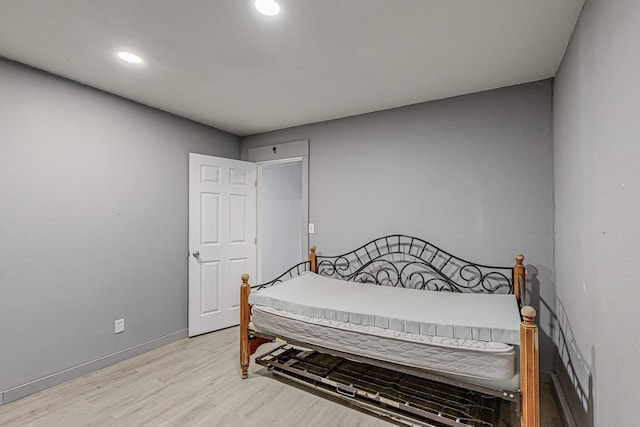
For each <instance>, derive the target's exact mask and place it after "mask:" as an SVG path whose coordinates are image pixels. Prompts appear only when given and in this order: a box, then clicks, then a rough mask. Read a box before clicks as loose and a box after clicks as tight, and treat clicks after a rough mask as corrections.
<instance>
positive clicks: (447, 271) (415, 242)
mask: <svg viewBox="0 0 640 427" xmlns="http://www.w3.org/2000/svg"><path fill="white" fill-rule="evenodd" d="M515 259H516V264H515V266H514V267H495V266H487V265H482V264H476V263H472V262H469V261H466V260H463V259H461V258H458V257H455V256H453V255H452V254H450V253H448V252H446V251H444V250H442V249H440V248H438V247H437V246H435V245H433V244H431V243H429V242H427V241H425V240H422V239H418V238H416V237H411V236H406V235H400V234H395V235H390V236H385V237H381V238H378V239H375V240H372V241H371V242H369V243H367V244H365V245H363V246H361V247H359V248H357V249H355V250H353V251H351V252H348V253H346V254H342V255H338V256H321V255H317V254H316V251H315V247H314V246H312V247H311V252H310V254H309V261H305V262H302V263H299V264H297V265H295V266H293V267H292V268H290V269H289V270H287V271H286V272H285V273H283V274H282V275H280V276H279V277H277V278H276V279H274V280H272V281H270V282H267V283H263V284H260V285H254V286H251V285H249V283H248V280H249V276H248V275H246V274H245V275H243V276H242V285H241V291H240V366H241V371H242V378H246V377H247V375H248V367H249V359H250V356H251V355H252V354H254V353H255V352H256V349H257V348H258V347H259V346H260V345H261V344H263V343H265V342H271V341H276V340H278V341H283V340H284V341H285V342H287V343H289V344H294V345H299V346H300V347H303V348H307V349H311V350H314V351H316V352H318V353H321V354H327V355H330V356H332V357H340V358H346V359H349V360H352V361H356V362H359V363H366V364H368V365H371V366H375V367H377V368H380V369H390V370H392V371H393V372H398V373H402V374H406V375H411V376H412V377H416V378H421V379H423V380H428V381H436V382H438V383H442V384H446V385H448V386H450V387H454V388H457V389H465V390H469V391H471V392H478V393H481V395H483V396H492V397H499V398H502V399H505V400H510V401H513V402H516V407H517V410H518V411H519V412H520V424H521V427H538V426H539V424H540V421H539V420H540V416H539V367H538V359H539V355H538V330H537V326H536V325H535V323H534V319H535V315H536V313H535V309H533V308H532V307H529V306H525V307H521V314H522V319H523V321H522V323H521V325H520V369H519V371H520V388H519V390H502V389H494V388H490V387H485V386H480V385H477V384H473V383H468V382H464V381H460V380H458V379H453V378H450V377H447V376H445V375H440V374H439V373H437V372H434V371H428V370H424V369H416V368H410V367H407V366H402V365H399V364H394V363H390V362H386V361H381V360H376V359H371V358H367V357H363V356H359V355H357V354H351V353H350V354H345V353H341V352H339V351H335V350H332V349H331V348H326V347H320V346H316V345H309V344H308V343H304V342H297V341H295V340H290V339H287V337H285V336H274V335H269V334H265V333H259V332H257V331H255V330H253V329H252V328H251V327H250V321H251V306H250V305H249V293H250V292H251V290H252V289H253V290H260V289H263V288H266V287H269V286H273V285H275V284H277V283H280V282H283V281H285V280H288V279H291V278H293V277H296V276H299V275H300V274H302V273H304V272H307V271H311V272H314V273H317V274H319V275H322V276H327V277H332V278H336V279H341V280H346V281H355V282H362V283H369V284H372V285H380V286H393V287H405V288H414V289H423V290H431V291H444V292H471V293H490V294H493V293H503V294H513V295H514V296H515V300H516V303H517V304H518V306H521V303H522V301H521V300H522V296H524V295H525V289H526V288H525V276H526V273H525V267H524V265H523V260H524V256H522V255H517V256H516V257H515ZM265 357H266V359H265ZM260 359H261V360H262V362H260V361H259V363H263V364H265V366H268V367H269V368H270V369H272V370H273V372H274V373H276V374H278V375H281V376H288V377H294V380H296V381H307V382H308V381H309V378H308V377H307V376H306V374H303V375H302V377H303V378H304V380H302V379H300V378H299V377H300V372H298V371H295V370H294V371H291V370H287V369H279V368H278V369H276V367H275V365H273V364H271V362H273V361H274V360H277V357H275V356H274V355H273V354H270V353H268V354H266V355H263V356H262V357H261V358H260ZM294 359H295V358H294ZM265 360H266V361H265ZM292 360H293V359H292ZM294 362H295V361H294ZM294 362H290V364H294ZM298 366H300V364H299V363H298ZM318 381H320V383H321V384H323V382H322V381H321V380H318V379H317V378H313V379H311V382H312V383H313V382H316V383H317V382H318ZM325 385H326V384H325ZM325 388H326V387H325ZM336 390H338V388H336ZM337 393H338V394H340V392H339V391H337ZM360 403H362V404H361V405H359V406H368V409H369V410H372V408H371V407H370V406H371V402H367V404H366V405H364V403H363V402H360ZM365 409H367V408H365ZM385 411H387V409H385ZM374 412H377V413H379V414H380V411H375V410H374ZM410 415H411V414H408V415H407V414H401V415H399V416H400V417H401V418H403V417H406V416H410ZM414 415H415V414H414ZM422 415H424V414H422ZM427 418H428V417H427ZM470 419H472V418H465V417H461V418H459V419H458V421H452V420H447V423H446V424H445V425H453V426H469V425H479V426H480V425H483V424H478V422H480V421H478V419H475V418H474V420H475V421H473V422H474V423H476V424H473V423H471V424H470V423H468V422H467V421H468V420H470ZM465 420H466V421H465ZM440 421H442V420H440ZM417 425H429V424H417ZM486 425H491V424H486Z"/></svg>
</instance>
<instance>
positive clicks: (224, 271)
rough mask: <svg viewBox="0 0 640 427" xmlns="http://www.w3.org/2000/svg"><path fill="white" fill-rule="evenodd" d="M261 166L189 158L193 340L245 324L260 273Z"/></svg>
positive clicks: (216, 158) (191, 154) (192, 156)
mask: <svg viewBox="0 0 640 427" xmlns="http://www.w3.org/2000/svg"><path fill="white" fill-rule="evenodd" d="M255 183H256V165H255V164H254V163H250V162H243V161H240V160H232V159H224V158H220V157H213V156H205V155H202V154H193V153H190V154H189V251H190V256H189V336H194V335H199V334H203V333H207V332H211V331H215V330H218V329H222V328H226V327H229V326H234V325H237V324H238V323H239V319H240V312H239V304H240V284H241V279H240V277H241V275H242V274H243V273H248V274H249V275H250V276H252V277H255V272H256V187H255V185H256V184H255Z"/></svg>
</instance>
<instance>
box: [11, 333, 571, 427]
mask: <svg viewBox="0 0 640 427" xmlns="http://www.w3.org/2000/svg"><path fill="white" fill-rule="evenodd" d="M263 347H264V346H263ZM262 350H263V348H260V349H259V350H258V353H262V352H263V351H262ZM265 351H266V350H265ZM543 406H544V399H543ZM549 419H550V418H549ZM554 419H555V417H554ZM543 421H544V419H543ZM276 425H277V426H367V427H368V426H371V427H378V426H379V427H389V426H391V425H392V424H390V423H388V422H387V421H386V420H384V419H381V418H378V417H376V416H374V415H369V414H367V413H363V412H360V411H357V410H354V409H352V408H351V407H349V406H347V405H345V404H341V403H337V402H335V401H332V400H329V399H325V398H322V397H320V396H319V395H317V394H314V393H310V392H308V391H306V390H304V389H301V388H299V387H295V386H292V385H290V384H287V383H286V382H283V381H281V380H276V379H274V378H273V377H272V376H271V374H270V373H269V372H267V370H266V369H264V368H262V367H261V366H259V365H256V364H255V363H252V365H251V367H250V370H249V378H248V379H246V380H241V379H240V373H239V367H238V329H237V328H230V329H226V330H223V331H218V332H214V333H211V334H207V335H202V336H199V337H195V338H191V339H183V340H180V341H177V342H175V343H172V344H169V345H167V346H164V347H162V348H159V349H157V350H154V351H150V352H148V353H145V354H142V355H140V356H136V357H133V358H131V359H128V360H126V361H124V362H120V363H117V364H115V365H112V366H109V367H107V368H104V369H101V370H99V371H96V372H93V373H90V374H87V375H84V376H82V377H79V378H76V379H74V380H71V381H68V382H66V383H64V384H60V385H58V386H56V387H52V388H50V389H47V390H44V391H42V392H39V393H36V394H33V395H31V396H28V397H25V398H23V399H20V400H18V401H15V402H11V403H8V404H5V405H3V406H0V426H4V427H14V426H15V427H17V426H30V427H31V426H36V427H37V426H46V427H56V426H64V427H73V426H127V427H129V426H131V427H135V426H159V427H160V426H242V427H244V426H247V427H249V426H276ZM545 425H547V426H552V425H553V426H555V425H561V424H555V423H554V424H544V423H543V426H545Z"/></svg>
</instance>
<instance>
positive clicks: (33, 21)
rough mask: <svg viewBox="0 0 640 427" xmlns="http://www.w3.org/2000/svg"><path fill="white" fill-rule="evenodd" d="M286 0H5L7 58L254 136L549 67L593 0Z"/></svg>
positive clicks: (0, 28) (542, 73) (1, 1)
mask: <svg viewBox="0 0 640 427" xmlns="http://www.w3.org/2000/svg"><path fill="white" fill-rule="evenodd" d="M278 2H279V3H280V7H281V13H280V14H279V15H277V16H275V17H267V16H263V15H260V14H259V13H258V12H257V11H256V10H255V8H254V7H253V0H188V1H185V0H109V1H104V0H55V1H45V0H0V56H4V57H6V58H9V59H12V60H15V61H19V62H22V63H25V64H28V65H31V66H34V67H37V68H40V69H43V70H46V71H48V72H51V73H53V74H57V75H60V76H64V77H67V78H69V79H72V80H76V81H78V82H81V83H83V84H86V85H88V86H92V87H95V88H98V89H101V90H104V91H107V92H111V93H114V94H117V95H120V96H122V97H125V98H128V99H131V100H134V101H137V102H139V103H142V104H145V105H149V106H152V107H155V108H158V109H161V110H164V111H168V112H171V113H174V114H177V115H179V116H183V117H187V118H190V119H192V120H195V121H198V122H201V123H205V124H207V125H211V126H214V127H216V128H219V129H223V130H226V131H228V132H231V133H234V134H236V135H240V136H245V135H250V134H254V133H260V132H265V131H270V130H275V129H281V128H286V127H290V126H296V125H301V124H306V123H313V122H318V121H324V120H329V119H335V118H339V117H346V116H351V115H356V114H362V113H367V112H371V111H378V110H384V109H388V108H393V107H399V106H403V105H409V104H415V103H419V102H424V101H429V100H434V99H440V98H446V97H451V96H456V95H462V94H465V93H472V92H477V91H482V90H487V89H493V88H497V87H503V86H510V85H514V84H520V83H525V82H530V81H536V80H541V79H545V78H549V77H552V76H554V75H555V73H556V70H557V69H558V66H559V65H560V61H561V59H562V56H563V54H564V51H565V48H566V46H567V43H568V42H569V38H570V36H571V33H572V31H573V28H574V26H575V23H576V21H577V18H578V15H579V13H580V10H581V8H582V5H583V3H584V0H278ZM122 50H127V51H130V52H133V53H136V54H138V55H139V56H141V57H142V58H143V59H144V62H143V63H142V64H140V65H137V66H136V65H133V64H127V63H124V62H122V61H121V60H119V59H118V58H117V56H116V53H117V52H118V51H122Z"/></svg>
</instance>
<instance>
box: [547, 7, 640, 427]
mask: <svg viewBox="0 0 640 427" xmlns="http://www.w3.org/2000/svg"><path fill="white" fill-rule="evenodd" d="M639 40H640V2H638V1H637V0H589V1H587V3H586V5H585V8H584V10H583V12H582V16H581V18H580V21H579V23H578V26H577V28H576V30H575V32H574V34H573V38H572V40H571V42H570V45H569V48H568V50H567V54H566V56H565V58H564V60H563V63H562V65H561V67H560V71H559V73H558V76H557V79H556V81H555V85H554V94H555V96H554V104H553V106H554V121H553V125H554V139H555V145H554V161H555V167H554V174H555V194H556V230H557V231H556V267H557V271H556V280H557V294H558V298H559V300H560V301H561V302H562V304H563V305H564V307H565V309H566V313H567V317H568V323H569V324H570V326H571V329H572V331H573V336H574V337H575V344H574V345H575V346H576V347H577V348H578V350H579V353H580V354H582V355H583V357H584V359H585V363H586V365H587V366H588V368H589V371H590V374H591V381H592V384H593V390H592V396H591V397H592V400H593V401H594V402H595V421H596V425H599V426H622V425H631V424H634V423H637V421H636V422H634V421H632V420H634V419H636V420H637V416H636V415H635V413H636V412H637V409H638V405H640V387H639V384H640V363H639V362H640V327H638V314H637V312H638V310H637V306H638V301H639V300H640V286H639V284H638V279H637V276H636V274H635V273H634V271H635V270H634V267H633V265H635V263H636V262H638V255H640V227H639V224H638V220H639V218H640V186H639V183H640V172H639V168H638V160H639V159H640V117H639V115H638V114H639V112H640V55H638V41H639Z"/></svg>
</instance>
